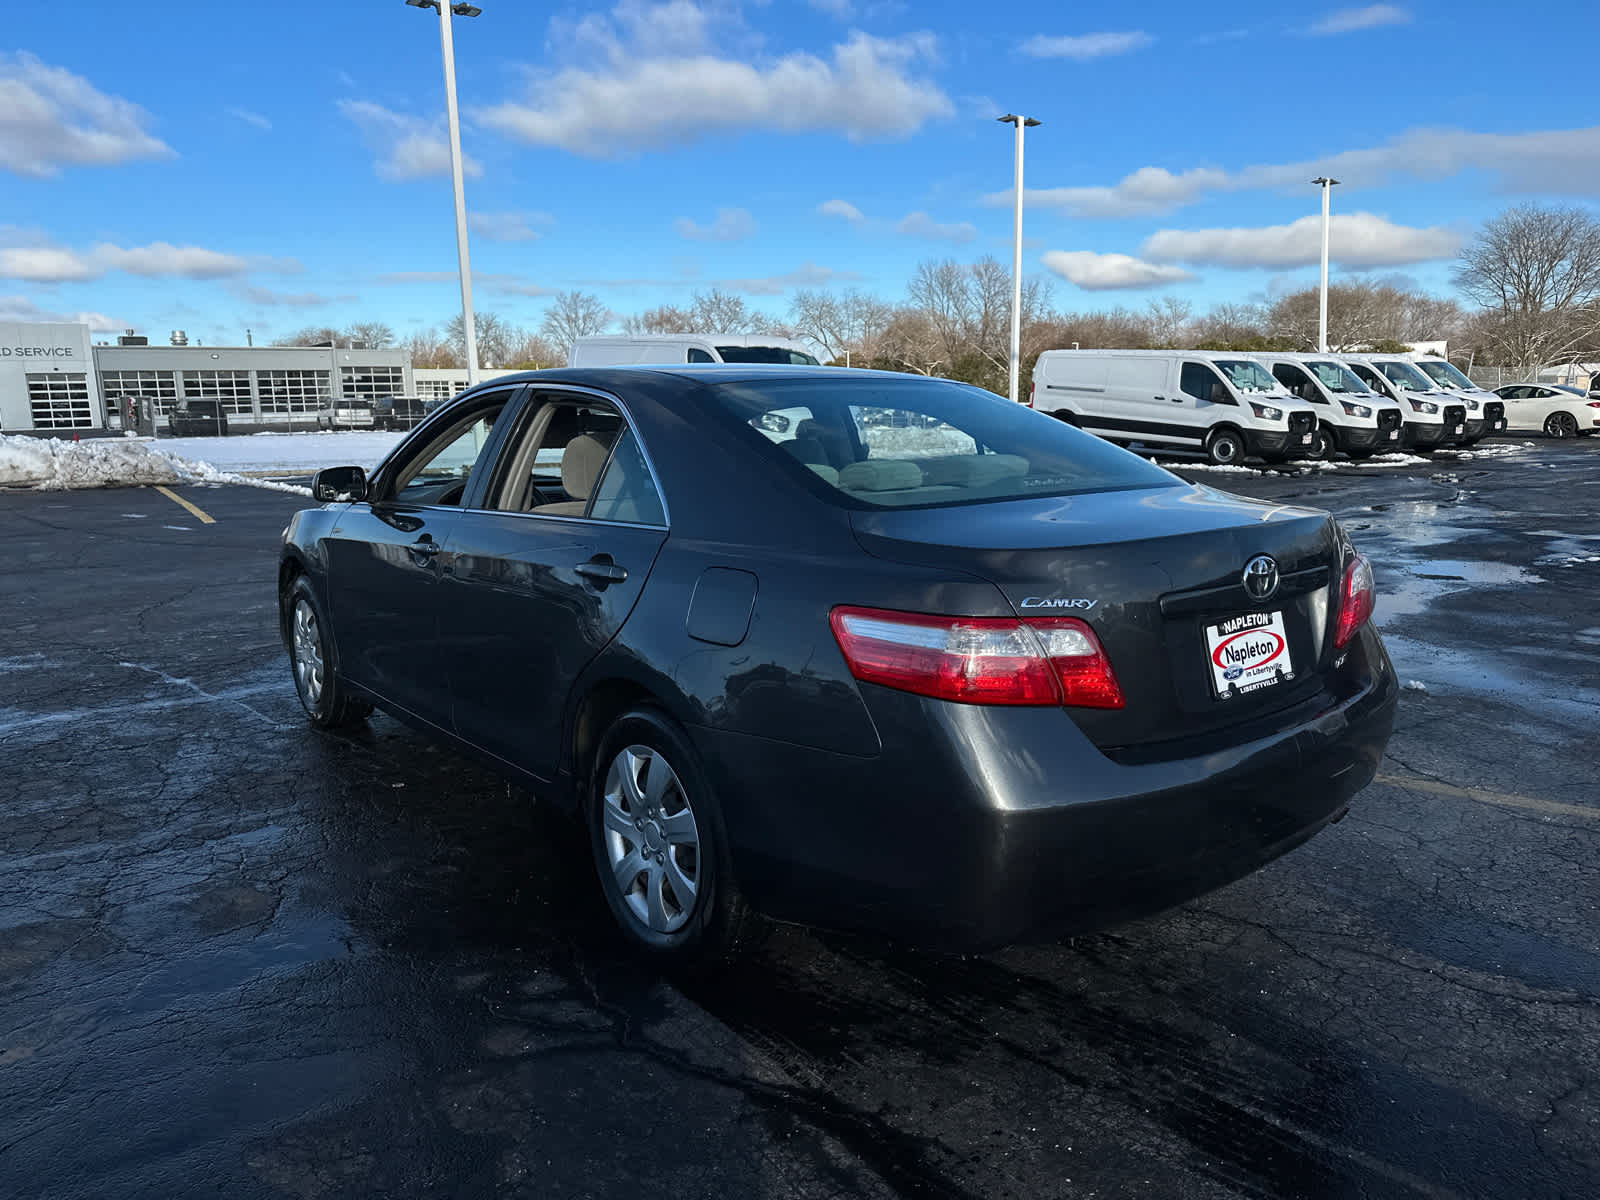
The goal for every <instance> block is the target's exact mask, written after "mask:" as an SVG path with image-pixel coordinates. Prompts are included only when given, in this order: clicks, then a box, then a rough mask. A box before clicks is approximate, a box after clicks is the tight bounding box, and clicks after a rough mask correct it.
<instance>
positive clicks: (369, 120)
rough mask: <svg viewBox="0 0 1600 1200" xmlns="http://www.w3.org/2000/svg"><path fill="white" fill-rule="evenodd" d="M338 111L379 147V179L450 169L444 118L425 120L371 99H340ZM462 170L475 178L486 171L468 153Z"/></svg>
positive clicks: (443, 172) (376, 165)
mask: <svg viewBox="0 0 1600 1200" xmlns="http://www.w3.org/2000/svg"><path fill="white" fill-rule="evenodd" d="M339 111H340V112H341V113H343V114H344V116H345V117H346V118H348V119H349V120H351V121H353V122H354V123H355V124H356V126H357V127H359V128H360V130H361V132H362V134H363V136H365V138H366V140H367V143H368V144H369V145H370V146H371V147H372V148H373V149H374V150H375V151H377V154H378V158H377V161H376V162H375V163H374V164H373V169H374V170H376V171H377V173H378V177H379V178H380V179H389V180H395V181H398V180H405V179H421V178H423V177H424V176H428V175H448V174H449V173H450V142H449V138H448V136H447V135H446V133H445V129H444V121H443V119H439V120H435V121H425V120H423V119H422V118H421V117H413V116H409V115H407V114H406V113H397V112H394V111H392V110H391V109H387V108H384V107H383V106H382V105H381V104H374V103H372V101H370V100H340V101H339ZM461 171H462V174H464V175H467V176H470V177H472V178H477V177H478V176H480V175H482V174H483V168H482V167H481V166H479V165H478V163H477V161H476V160H475V159H473V158H471V157H469V156H468V155H466V154H463V155H462V156H461Z"/></svg>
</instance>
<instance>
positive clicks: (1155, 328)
mask: <svg viewBox="0 0 1600 1200" xmlns="http://www.w3.org/2000/svg"><path fill="white" fill-rule="evenodd" d="M1149 311H1150V328H1151V332H1152V333H1153V334H1154V339H1153V340H1154V342H1155V345H1156V347H1157V348H1158V349H1162V350H1176V349H1177V348H1178V347H1180V346H1183V345H1185V344H1186V341H1185V339H1186V337H1187V334H1188V329H1189V317H1190V314H1191V313H1193V312H1194V306H1193V305H1191V304H1190V303H1189V302H1188V301H1187V300H1179V299H1178V298H1177V297H1176V296H1163V297H1161V299H1159V300H1152V301H1150V305H1149Z"/></svg>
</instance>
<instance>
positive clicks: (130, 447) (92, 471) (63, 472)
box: [0, 434, 311, 496]
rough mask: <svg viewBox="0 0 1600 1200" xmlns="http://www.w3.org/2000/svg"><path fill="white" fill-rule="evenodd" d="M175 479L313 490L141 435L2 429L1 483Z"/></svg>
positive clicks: (54, 487) (52, 487)
mask: <svg viewBox="0 0 1600 1200" xmlns="http://www.w3.org/2000/svg"><path fill="white" fill-rule="evenodd" d="M173 483H207V484H222V483H231V484H243V485H246V486H249V487H265V488H271V489H272V490H274V491H281V492H292V493H294V494H295V495H299V496H309V495H310V494H311V490H310V489H309V488H303V487H293V486H291V485H289V484H284V483H271V482H268V481H266V480H260V479H246V478H244V477H243V476H241V475H236V474H234V473H233V472H231V471H223V470H219V469H218V468H217V467H215V466H214V465H212V464H211V463H206V462H191V461H190V460H188V459H186V458H180V457H179V456H178V455H176V454H173V453H171V452H170V451H167V450H163V449H161V448H159V447H157V446H155V445H152V444H151V443H150V442H148V441H143V440H135V439H132V438H91V439H90V440H88V441H86V442H67V441H62V440H60V439H57V438H32V437H8V436H6V435H4V434H0V487H28V488H38V489H40V490H43V491H60V490H63V489H68V488H97V487H128V486H137V485H152V484H173Z"/></svg>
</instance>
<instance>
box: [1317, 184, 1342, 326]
mask: <svg viewBox="0 0 1600 1200" xmlns="http://www.w3.org/2000/svg"><path fill="white" fill-rule="evenodd" d="M1311 182H1312V183H1314V184H1317V185H1318V186H1319V187H1321V188H1322V308H1321V311H1320V313H1319V315H1318V317H1317V353H1318V354H1326V353H1327V352H1328V197H1329V195H1330V194H1332V192H1333V188H1334V185H1335V184H1337V183H1338V182H1339V181H1338V180H1337V179H1329V178H1328V177H1327V176H1325V175H1324V176H1319V177H1317V178H1316V179H1313V180H1312V181H1311Z"/></svg>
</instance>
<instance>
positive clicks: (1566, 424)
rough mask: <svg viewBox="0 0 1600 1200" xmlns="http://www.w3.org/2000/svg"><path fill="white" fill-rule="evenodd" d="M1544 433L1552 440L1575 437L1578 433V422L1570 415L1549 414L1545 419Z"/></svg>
mask: <svg viewBox="0 0 1600 1200" xmlns="http://www.w3.org/2000/svg"><path fill="white" fill-rule="evenodd" d="M1544 431H1545V433H1547V434H1548V435H1549V436H1551V437H1553V438H1569V437H1575V436H1577V433H1578V421H1577V418H1575V417H1574V416H1573V415H1572V414H1571V413H1564V412H1558V413H1551V414H1550V415H1549V416H1548V417H1546V418H1545V422H1544Z"/></svg>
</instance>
